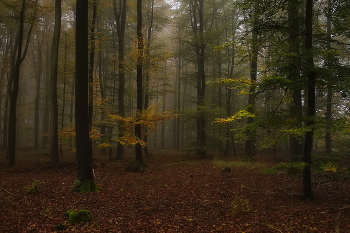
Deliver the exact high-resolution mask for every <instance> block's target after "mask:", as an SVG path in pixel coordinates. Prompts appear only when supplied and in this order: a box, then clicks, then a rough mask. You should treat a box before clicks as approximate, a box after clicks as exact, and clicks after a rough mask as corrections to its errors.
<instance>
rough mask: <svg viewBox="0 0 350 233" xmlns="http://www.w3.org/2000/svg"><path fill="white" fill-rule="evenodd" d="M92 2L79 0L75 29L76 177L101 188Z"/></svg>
mask: <svg viewBox="0 0 350 233" xmlns="http://www.w3.org/2000/svg"><path fill="white" fill-rule="evenodd" d="M88 15H89V2H88V1H86V0H76V19H75V20H76V31H75V33H76V34H75V46H76V47H75V73H76V77H75V130H76V155H77V162H78V169H77V170H78V171H77V180H79V181H80V182H79V186H80V187H79V189H80V190H81V191H82V192H89V191H98V188H97V187H96V185H95V183H94V176H93V171H92V150H91V147H92V143H91V139H90V137H89V128H90V122H89V42H88V36H89V32H88V30H89V21H88V20H89V19H88V18H89V17H88Z"/></svg>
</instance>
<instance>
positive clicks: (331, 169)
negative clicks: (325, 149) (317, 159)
mask: <svg viewBox="0 0 350 233" xmlns="http://www.w3.org/2000/svg"><path fill="white" fill-rule="evenodd" d="M321 168H322V170H323V171H324V172H337V168H336V167H335V166H334V164H331V163H327V164H326V165H324V166H322V167H321Z"/></svg>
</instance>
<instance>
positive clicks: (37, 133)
mask: <svg viewBox="0 0 350 233" xmlns="http://www.w3.org/2000/svg"><path fill="white" fill-rule="evenodd" d="M37 56H38V64H37V67H38V72H37V74H36V86H35V89H36V91H35V92H36V93H35V100H34V102H35V106H34V149H35V150H38V149H39V146H40V99H41V95H40V92H41V85H40V84H41V78H42V74H43V58H42V41H40V40H39V39H38V54H37Z"/></svg>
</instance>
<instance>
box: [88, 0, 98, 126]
mask: <svg viewBox="0 0 350 233" xmlns="http://www.w3.org/2000/svg"><path fill="white" fill-rule="evenodd" d="M96 18H97V2H96V0H93V1H92V20H91V29H90V56H89V59H90V60H89V125H90V127H89V130H91V129H92V121H93V115H94V66H95V48H96V41H95V27H96Z"/></svg>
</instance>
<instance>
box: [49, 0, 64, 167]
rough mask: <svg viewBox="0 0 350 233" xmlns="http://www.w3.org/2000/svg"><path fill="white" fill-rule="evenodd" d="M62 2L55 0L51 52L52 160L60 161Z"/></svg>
mask: <svg viewBox="0 0 350 233" xmlns="http://www.w3.org/2000/svg"><path fill="white" fill-rule="evenodd" d="M61 3H62V0H56V1H55V28H54V34H53V41H52V52H51V82H50V92H51V94H50V97H51V98H50V100H51V101H50V110H51V111H50V112H51V115H50V116H51V120H50V124H51V125H50V126H51V127H50V161H51V162H59V151H58V104H57V76H58V53H59V45H60V37H61V15H62V10H61Z"/></svg>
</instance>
